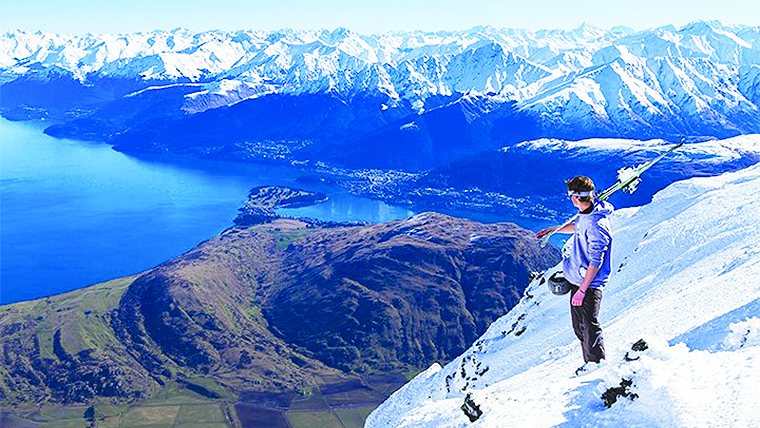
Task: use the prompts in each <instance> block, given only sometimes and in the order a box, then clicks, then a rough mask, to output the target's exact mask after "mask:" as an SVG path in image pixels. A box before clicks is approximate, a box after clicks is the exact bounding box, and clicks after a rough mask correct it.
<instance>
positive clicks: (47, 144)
mask: <svg viewBox="0 0 760 428" xmlns="http://www.w3.org/2000/svg"><path fill="white" fill-rule="evenodd" d="M299 175H300V172H299V171H297V170H295V169H290V168H284V167H273V166H263V165H257V164H250V163H234V162H212V161H198V160H184V161H180V160H177V159H171V160H162V159H159V158H156V157H152V158H140V159H138V158H135V157H132V156H128V155H125V154H122V153H118V152H116V151H114V150H112V149H111V148H110V146H108V145H105V144H100V143H89V142H81V141H73V140H58V139H54V138H51V137H48V136H46V135H44V134H43V133H42V128H41V126H40V125H30V124H28V123H18V122H9V121H7V120H5V119H0V304H7V303H12V302H18V301H22V300H29V299H35V298H40V297H43V296H48V295H51V294H57V293H61V292H65V291H69V290H74V289H78V288H82V287H85V286H87V285H90V284H95V283H98V282H102V281H106V280H109V279H113V278H118V277H122V276H127V275H131V274H135V273H139V272H142V271H145V270H147V269H150V268H152V267H154V266H156V265H158V264H160V263H162V262H164V261H166V260H169V259H171V258H174V257H176V256H178V255H180V254H182V253H184V252H186V251H188V250H190V249H191V248H193V247H195V246H196V245H197V244H198V243H200V242H202V241H204V240H206V239H209V238H211V237H213V236H215V235H217V234H218V233H219V232H221V231H222V230H224V229H226V228H228V227H230V226H231V225H232V220H233V219H234V218H235V216H236V214H237V209H238V208H239V207H240V206H242V204H243V202H244V201H245V200H246V198H247V195H248V191H249V190H250V189H251V188H252V187H254V186H259V185H265V184H266V185H269V184H272V185H289V186H294V187H301V188H304V187H305V188H310V187H309V186H304V185H302V184H298V183H296V181H295V179H296V178H297V177H298V176H299ZM311 188H313V189H314V190H319V191H321V192H323V193H327V194H328V196H329V200H328V201H327V202H325V203H323V204H320V205H317V206H313V207H306V208H301V209H299V210H296V211H293V212H292V213H294V214H299V215H309V216H311V217H316V218H321V219H323V220H330V219H332V220H341V221H343V220H363V221H371V222H382V221H388V220H393V219H398V218H407V217H409V216H411V215H413V214H414V213H413V212H412V211H410V210H408V209H406V208H402V207H395V206H390V205H388V204H385V203H383V202H379V201H375V200H370V199H366V198H360V197H356V196H352V195H350V194H347V193H346V192H345V191H343V190H342V189H340V188H332V187H324V186H321V187H319V188H314V187H311Z"/></svg>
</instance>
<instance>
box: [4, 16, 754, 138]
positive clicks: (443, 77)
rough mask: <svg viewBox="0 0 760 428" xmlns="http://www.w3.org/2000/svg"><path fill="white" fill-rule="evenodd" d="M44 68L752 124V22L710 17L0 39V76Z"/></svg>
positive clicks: (252, 88)
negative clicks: (641, 23) (682, 21)
mask: <svg viewBox="0 0 760 428" xmlns="http://www.w3.org/2000/svg"><path fill="white" fill-rule="evenodd" d="M53 70H62V71H64V72H67V73H70V74H71V75H72V76H74V77H75V78H77V79H80V80H81V81H83V82H84V81H88V80H91V81H92V80H98V79H108V78H117V79H118V78H122V79H135V78H137V79H144V80H149V81H151V82H152V81H157V82H162V81H163V82H166V83H169V82H203V83H209V82H221V81H227V82H229V83H227V84H226V85H224V86H225V87H226V89H224V88H221V87H219V88H216V89H218V90H216V91H212V92H214V94H212V95H211V98H213V100H211V101H210V103H211V104H212V105H211V106H210V107H213V106H217V105H222V104H224V102H223V97H221V96H220V94H229V102H228V104H229V103H234V102H238V101H240V100H241V99H246V98H250V97H256V96H261V95H263V94H270V93H287V94H301V93H325V92H331V93H338V94H341V95H343V96H347V97H350V96H353V95H356V94H359V93H367V92H369V93H375V94H382V95H385V96H387V97H388V98H389V99H390V104H391V105H392V104H393V103H394V102H398V101H400V100H405V101H408V102H409V103H410V104H412V105H415V106H417V108H418V109H419V110H420V111H422V110H424V105H425V100H426V99H428V98H429V97H432V96H437V95H444V96H448V95H452V94H464V93H469V94H478V95H483V96H488V97H492V98H494V99H497V100H514V101H517V102H518V103H519V105H520V106H521V107H522V108H523V109H524V110H527V111H529V112H531V113H532V114H534V115H538V116H540V117H543V119H544V120H545V121H547V122H548V123H549V124H550V125H553V126H560V125H566V126H570V127H573V126H575V127H578V126H580V127H583V126H587V125H588V122H589V121H592V122H594V124H595V126H598V124H602V125H603V126H604V127H606V128H610V129H624V128H626V127H629V128H630V127H634V126H639V127H641V126H643V127H645V128H646V127H652V128H663V127H664V130H665V131H671V130H676V129H677V130H683V129H689V128H694V127H695V126H700V125H695V124H700V123H708V124H709V126H714V127H718V128H726V129H738V130H739V133H741V132H746V130H745V128H746V127H747V126H750V129H754V128H753V127H758V128H759V129H760V119H758V116H760V112H759V110H758V104H759V103H760V28H755V27H743V26H730V25H725V24H721V23H719V22H695V23H693V24H690V25H687V26H684V27H683V28H680V29H676V28H674V27H672V26H670V27H662V28H657V29H651V30H645V31H641V32H633V31H632V30H630V29H626V28H620V27H618V28H614V29H612V30H610V31H603V30H601V29H598V28H595V27H592V26H589V25H584V26H582V27H580V28H578V29H575V30H572V31H560V30H553V31H537V32H531V31H527V30H513V29H494V28H491V27H476V28H473V29H471V30H468V31H458V32H436V33H424V32H406V33H388V34H380V35H370V36H367V35H361V34H356V33H353V32H351V31H349V30H346V29H342V28H339V29H336V30H335V31H332V32H330V31H325V30H323V31H292V30H282V31H274V32H267V31H237V32H221V31H209V32H204V33H198V34H193V33H191V32H189V31H187V30H182V29H177V30H173V31H154V32H150V33H135V34H111V35H93V34H87V35H84V36H80V37H77V36H66V35H51V34H44V33H40V32H37V33H33V34H30V33H24V32H20V31H16V32H11V33H7V34H4V35H2V36H0V81H3V82H7V81H11V80H13V79H15V78H17V77H19V76H27V77H30V76H32V77H34V76H36V77H37V78H47V76H48V73H49V72H51V71H53ZM231 82H238V83H236V84H234V85H233V84H232V83H231ZM209 93H210V92H205V94H206V95H208V94H209ZM671 128H672V129H671ZM743 130H744V131H743Z"/></svg>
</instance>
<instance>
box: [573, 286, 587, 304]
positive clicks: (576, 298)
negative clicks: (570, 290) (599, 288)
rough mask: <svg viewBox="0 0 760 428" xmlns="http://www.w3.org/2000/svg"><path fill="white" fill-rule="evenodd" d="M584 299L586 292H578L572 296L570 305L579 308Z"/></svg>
mask: <svg viewBox="0 0 760 428" xmlns="http://www.w3.org/2000/svg"><path fill="white" fill-rule="evenodd" d="M584 297H586V292H585V291H583V290H580V289H579V290H578V291H576V292H575V294H573V299H572V300H571V301H570V303H571V304H572V305H573V306H580V305H582V304H583V298H584Z"/></svg>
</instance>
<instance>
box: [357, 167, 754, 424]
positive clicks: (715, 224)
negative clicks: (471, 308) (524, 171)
mask: <svg viewBox="0 0 760 428" xmlns="http://www.w3.org/2000/svg"><path fill="white" fill-rule="evenodd" d="M758 224H760V164H758V165H755V166H752V167H749V168H747V169H745V170H742V171H738V172H734V173H727V174H724V175H721V176H717V177H710V178H694V179H690V180H686V181H681V182H677V183H674V184H672V185H671V186H669V187H667V188H666V189H664V190H663V191H661V192H659V193H657V194H656V195H655V197H654V199H653V201H652V202H651V203H650V204H648V205H646V206H642V207H638V208H629V209H624V210H619V211H617V212H616V213H615V215H614V217H613V227H614V234H615V235H614V244H613V254H612V257H613V259H612V261H613V268H614V269H615V271H614V272H613V275H612V278H611V280H610V283H609V285H608V286H607V287H606V288H605V290H604V299H603V301H602V310H601V314H600V319H601V321H602V323H603V328H604V339H605V346H606V348H607V360H606V361H603V362H602V363H601V364H599V365H594V364H592V367H591V368H590V370H588V371H586V372H584V373H582V374H580V375H578V376H576V375H575V374H574V371H575V369H576V368H577V367H579V366H580V365H581V364H582V363H583V361H582V359H581V352H580V345H579V343H578V342H577V340H576V339H575V337H574V335H573V332H572V329H571V326H570V314H569V305H570V303H569V297H568V296H562V297H557V296H554V295H552V294H551V293H550V292H549V290H548V289H547V288H546V287H545V286H541V285H540V284H539V281H537V280H536V281H534V282H533V283H532V284H531V285H530V286H529V288H528V289H527V290H526V294H525V296H524V297H523V299H522V300H521V302H520V303H519V304H518V305H517V306H516V307H515V308H514V309H513V310H512V311H510V312H509V313H508V314H506V315H505V316H503V317H502V318H500V319H498V320H497V321H496V322H494V323H493V324H492V325H491V327H490V328H489V330H488V331H487V332H486V333H485V334H484V335H483V336H482V337H481V338H480V339H479V340H477V341H476V342H475V343H474V344H473V346H472V347H471V348H470V349H469V350H468V351H466V352H465V353H464V354H463V355H461V356H460V357H459V358H457V359H455V360H454V361H452V362H451V363H449V364H447V365H446V366H445V367H443V368H441V367H440V366H437V365H434V366H432V367H431V368H430V369H429V370H427V371H426V372H424V373H423V374H421V375H419V376H418V377H417V378H415V379H414V380H413V381H411V382H410V383H409V384H408V385H406V386H405V387H403V388H402V389H400V390H399V391H398V392H396V393H395V394H394V395H393V396H392V397H390V398H389V399H388V400H387V401H386V402H385V403H384V404H382V405H381V406H380V407H379V408H378V409H376V410H375V411H374V412H373V413H372V414H371V415H370V416H369V418H368V420H367V424H366V426H367V427H368V428H389V427H431V428H432V427H435V428H441V427H465V426H474V427H475V426H477V427H505V426H519V427H547V426H563V427H575V426H578V427H581V426H595V427H597V426H614V427H620V426H626V427H633V426H642V427H643V426H646V427H675V426H679V427H683V426H699V427H706V426H711V427H738V426H742V427H750V426H760V414H759V413H758V412H757V403H758V401H757V392H758V388H760V387H758V385H760V228H758ZM557 268H558V267H555V268H554V269H557ZM640 339H644V342H645V343H646V346H642V343H643V342H642V343H639V344H638V345H637V346H636V347H634V348H635V349H638V350H633V349H632V345H633V344H634V343H636V342H638V341H639V340H640ZM643 348H646V349H644V350H641V349H643ZM608 391H610V392H608ZM614 392H618V393H620V392H624V395H617V394H614ZM605 393H606V394H605ZM603 394H605V396H606V397H611V396H614V397H615V400H614V401H615V402H614V403H608V404H609V407H607V406H605V404H604V402H603V400H602V395H603ZM467 395H469V396H470V399H471V402H474V403H475V404H476V405H478V406H479V408H480V409H481V410H482V412H483V414H482V416H480V417H479V418H478V419H477V420H476V421H475V422H473V423H471V422H470V419H469V418H468V417H467V416H466V415H465V414H464V412H463V411H462V409H461V407H462V405H463V403H464V400H465V397H466V396H467Z"/></svg>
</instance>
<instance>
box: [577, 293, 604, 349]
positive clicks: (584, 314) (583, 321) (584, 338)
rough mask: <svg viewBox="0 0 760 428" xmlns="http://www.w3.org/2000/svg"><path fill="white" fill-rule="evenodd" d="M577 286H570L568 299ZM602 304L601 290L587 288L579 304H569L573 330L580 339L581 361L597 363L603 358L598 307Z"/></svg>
mask: <svg viewBox="0 0 760 428" xmlns="http://www.w3.org/2000/svg"><path fill="white" fill-rule="evenodd" d="M576 291H578V287H575V286H574V287H571V289H570V299H572V298H573V295H574V294H575V292H576ZM601 305H602V290H600V289H598V288H589V289H588V290H586V296H585V297H584V298H583V304H582V305H581V306H573V305H572V303H571V304H570V316H571V317H572V319H573V331H575V335H576V336H577V337H578V340H580V341H581V348H582V349H583V361H585V362H587V363H588V362H593V363H598V362H599V361H601V360H603V359H604V341H603V340H602V326H601V325H600V324H599V319H598V316H599V308H600V307H601Z"/></svg>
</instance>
